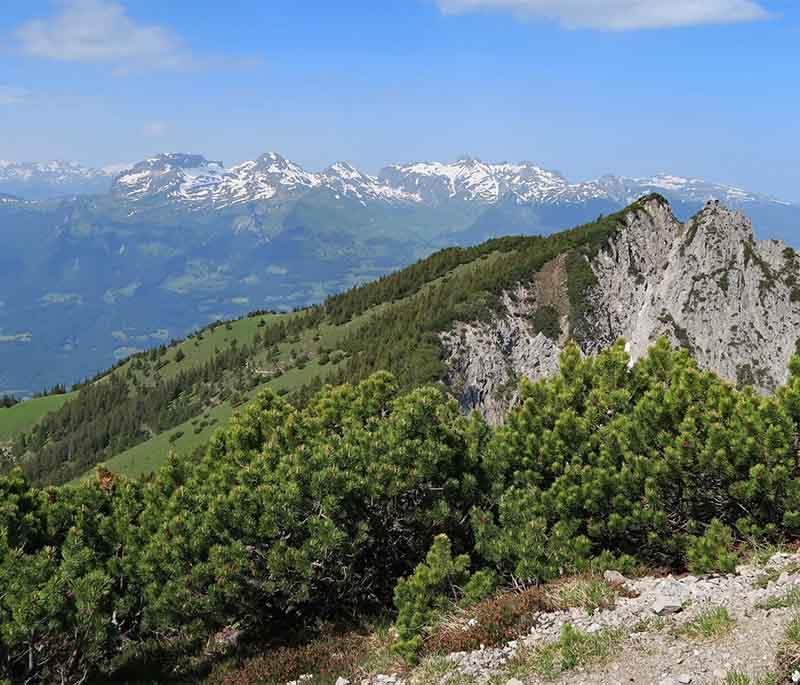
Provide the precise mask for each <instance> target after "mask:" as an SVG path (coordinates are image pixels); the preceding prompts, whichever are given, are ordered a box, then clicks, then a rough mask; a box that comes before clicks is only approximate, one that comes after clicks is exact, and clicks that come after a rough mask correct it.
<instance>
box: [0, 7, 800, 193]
mask: <svg viewBox="0 0 800 685" xmlns="http://www.w3.org/2000/svg"><path fill="white" fill-rule="evenodd" d="M0 5H2V7H0V132H2V135H0V159H8V160H17V161H23V160H27V161H40V160H49V159H66V160H71V161H78V162H81V163H83V164H87V165H91V166H105V165H116V164H127V163H132V162H136V161H138V160H140V159H142V158H144V157H146V156H148V155H150V154H153V153H155V152H162V151H181V152H197V153H201V154H204V155H205V156H206V157H208V158H209V159H214V160H220V161H222V162H224V163H225V164H227V165H230V164H234V163H237V162H241V161H243V160H246V159H252V158H254V157H256V156H257V155H259V154H261V153H263V152H267V151H276V152H279V153H281V154H283V155H284V156H286V157H288V158H290V159H292V160H294V161H297V162H299V163H300V164H302V165H304V166H306V167H307V168H309V169H320V168H322V167H324V166H327V165H328V164H330V163H332V162H334V161H337V160H346V161H349V162H351V163H353V164H355V165H356V166H358V167H360V168H362V169H364V170H365V171H368V172H373V173H374V172H377V171H378V170H379V169H380V167H381V166H383V165H385V164H387V163H394V162H410V161H416V160H445V161H446V160H451V159H456V158H458V157H459V156H462V155H464V154H469V155H472V156H476V157H479V158H481V159H484V160H487V161H503V160H510V161H521V160H528V161H532V162H535V163H537V164H540V165H542V166H545V167H547V168H551V169H556V170H559V171H561V172H562V173H564V174H565V175H567V176H568V177H569V178H571V179H573V180H585V179H589V178H595V177H597V176H600V175H602V174H604V173H615V174H620V175H627V176H646V175H651V174H654V173H658V172H671V173H675V174H681V175H686V176H696V177H702V178H705V179H707V180H713V181H717V182H723V183H730V184H733V185H738V186H742V187H744V188H747V189H748V190H752V191H757V192H764V193H769V194H773V195H776V196H778V197H782V198H784V199H788V200H792V201H800V76H798V74H800V3H797V2H796V1H795V0H783V1H781V0H338V1H336V2H333V1H331V0H235V1H234V2H219V0H192V1H191V2H188V1H183V0H171V1H170V2H164V1H163V0H127V1H125V0H0Z"/></svg>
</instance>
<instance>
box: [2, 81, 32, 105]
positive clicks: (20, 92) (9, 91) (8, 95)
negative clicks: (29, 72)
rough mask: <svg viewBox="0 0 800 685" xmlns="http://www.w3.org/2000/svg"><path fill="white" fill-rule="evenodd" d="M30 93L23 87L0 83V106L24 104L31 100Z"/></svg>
mask: <svg viewBox="0 0 800 685" xmlns="http://www.w3.org/2000/svg"><path fill="white" fill-rule="evenodd" d="M32 99H33V98H32V94H31V92H30V91H29V90H26V89H25V88H17V87H16V86H4V85H0V107H2V106H7V105H24V104H27V103H29V102H30V101H31V100H32Z"/></svg>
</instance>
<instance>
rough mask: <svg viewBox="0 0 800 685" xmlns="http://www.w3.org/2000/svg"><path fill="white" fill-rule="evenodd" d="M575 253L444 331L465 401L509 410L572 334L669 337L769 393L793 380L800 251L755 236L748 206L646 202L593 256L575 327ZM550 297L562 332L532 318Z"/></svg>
mask: <svg viewBox="0 0 800 685" xmlns="http://www.w3.org/2000/svg"><path fill="white" fill-rule="evenodd" d="M569 261H570V260H569V257H568V256H565V255H562V256H560V257H559V258H557V259H556V260H553V262H551V263H549V264H548V265H546V266H545V267H544V269H542V271H540V272H539V273H538V274H536V275H535V276H534V277H533V279H532V282H531V283H529V284H527V285H520V286H518V287H517V288H516V289H515V290H514V291H512V292H506V293H504V294H503V297H502V298H501V300H502V306H501V310H500V313H499V314H497V315H496V316H495V317H494V319H493V320H492V321H490V322H487V323H461V324H459V325H458V326H456V327H455V328H454V329H453V330H451V331H449V332H448V333H446V334H444V335H442V342H443V345H444V349H445V363H446V366H447V368H448V381H449V383H450V385H451V386H452V387H454V388H455V389H456V390H457V393H458V394H459V395H460V399H461V403H462V405H463V406H464V408H465V409H478V410H480V411H481V412H482V413H483V414H484V415H485V416H486V417H487V418H488V419H489V420H491V421H493V422H499V421H500V420H502V416H503V414H504V412H505V411H506V409H507V408H508V406H510V404H512V403H513V402H514V400H515V399H516V390H515V388H516V385H517V381H518V379H519V377H521V376H526V377H528V378H531V379H534V380H535V379H538V378H542V377H544V376H547V375H549V374H551V373H552V372H554V371H555V370H556V369H557V365H558V355H559V354H560V352H561V350H562V349H563V346H564V344H565V343H566V341H567V340H568V339H570V338H575V339H577V340H578V342H579V344H580V346H581V348H582V350H583V351H584V353H586V354H592V353H595V352H597V351H598V350H599V349H602V348H604V347H607V346H608V345H610V344H612V343H613V342H615V341H616V340H618V339H620V338H622V339H624V340H625V341H626V343H627V349H628V351H629V352H630V354H631V358H632V360H634V361H635V360H637V359H638V358H639V357H641V356H642V355H643V354H644V353H645V352H646V350H647V349H648V347H650V346H651V345H652V344H653V342H654V341H655V340H657V339H658V338H659V337H661V336H666V337H667V338H668V339H669V340H670V341H671V343H672V344H673V345H675V346H680V347H684V348H686V349H687V350H689V351H690V352H691V354H692V355H693V356H694V357H695V358H696V359H697V361H698V363H699V365H700V366H701V367H702V368H704V369H709V370H712V371H714V372H716V373H718V374H719V375H721V376H722V377H724V378H726V379H728V380H730V381H732V382H735V383H739V384H743V385H751V386H753V387H754V388H755V389H757V390H758V391H760V392H771V391H773V390H775V388H776V387H778V386H779V385H781V384H782V383H783V382H784V381H785V379H786V377H787V374H788V362H789V359H790V357H791V355H792V353H794V351H795V349H796V343H797V340H798V338H799V337H800V280H799V279H800V258H799V257H798V255H797V254H796V253H795V252H794V250H792V249H790V248H788V247H786V245H784V244H783V243H781V242H779V241H759V240H756V239H755V237H754V234H753V226H752V224H751V222H750V221H749V219H747V217H746V216H744V214H742V213H741V212H740V211H732V210H729V209H727V208H726V207H724V206H723V205H722V204H720V203H719V202H718V201H711V202H708V203H707V204H706V205H705V207H704V208H703V209H702V210H701V211H700V212H699V213H698V214H697V215H695V216H694V217H693V218H692V219H690V220H689V221H688V222H686V223H681V222H680V221H678V220H677V219H676V218H675V216H674V215H673V213H672V211H671V209H670V207H669V204H667V202H666V201H665V200H663V198H660V197H657V196H653V197H651V198H649V199H648V200H647V201H645V202H642V203H639V204H638V205H637V206H636V208H635V209H632V210H631V211H629V212H628V213H627V214H626V215H625V217H624V219H623V226H622V227H621V228H620V229H619V230H618V231H617V232H616V234H615V235H614V236H613V237H612V238H611V239H610V240H609V241H608V243H607V244H606V245H605V246H604V247H603V248H601V249H600V250H599V251H598V252H597V254H596V255H594V256H593V257H592V258H590V259H589V267H590V269H591V274H592V281H593V283H592V284H591V286H590V287H589V288H588V290H587V291H586V292H585V293H584V295H583V297H584V300H585V302H584V305H585V306H584V311H583V312H582V313H581V319H580V321H579V322H578V325H577V326H576V325H575V316H570V307H571V305H570V298H569V293H568V288H569V283H568V281H569V278H570V275H569V273H568V271H569V268H568V265H569ZM545 307H548V308H550V311H551V312H553V310H555V311H554V312H553V313H557V314H558V329H559V330H558V331H557V333H556V332H552V331H550V332H547V331H537V329H536V326H535V325H534V322H535V321H536V319H537V318H538V317H537V314H538V313H539V312H541V311H543V308H545ZM572 314H574V312H572Z"/></svg>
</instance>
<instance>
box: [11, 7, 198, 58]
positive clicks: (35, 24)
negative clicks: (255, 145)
mask: <svg viewBox="0 0 800 685" xmlns="http://www.w3.org/2000/svg"><path fill="white" fill-rule="evenodd" d="M16 38H17V40H18V41H19V47H20V49H21V51H22V52H23V53H24V54H26V55H30V56H32V57H41V58H45V59H52V60H60V61H66V62H96V63H103V64H110V65H112V66H113V67H114V69H115V70H116V71H118V72H120V73H124V72H127V71H131V70H141V69H183V68H186V67H188V66H191V64H192V55H191V53H190V52H189V50H188V49H187V48H186V47H185V46H184V45H183V42H182V41H181V40H180V38H179V37H178V36H177V35H175V34H174V33H173V32H172V31H171V30H169V29H168V28H166V27H164V26H159V25H157V24H144V23H139V22H137V21H135V20H134V19H133V18H131V17H130V16H129V15H128V13H127V10H126V9H125V7H124V6H123V5H122V4H121V3H119V2H117V1H116V0H57V2H56V11H55V13H54V14H52V15H50V16H48V17H44V18H37V19H32V20H30V21H28V22H26V23H24V24H23V25H22V26H20V27H19V28H18V29H17V30H16Z"/></svg>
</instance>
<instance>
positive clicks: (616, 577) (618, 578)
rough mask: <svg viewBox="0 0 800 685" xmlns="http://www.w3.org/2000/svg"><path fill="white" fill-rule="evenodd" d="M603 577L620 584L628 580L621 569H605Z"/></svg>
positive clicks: (607, 580)
mask: <svg viewBox="0 0 800 685" xmlns="http://www.w3.org/2000/svg"><path fill="white" fill-rule="evenodd" d="M603 579H604V580H605V581H606V582H607V583H615V584H619V585H624V584H625V583H627V582H628V579H627V578H626V577H625V576H623V575H622V574H621V573H620V572H619V571H605V572H604V573H603Z"/></svg>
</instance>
